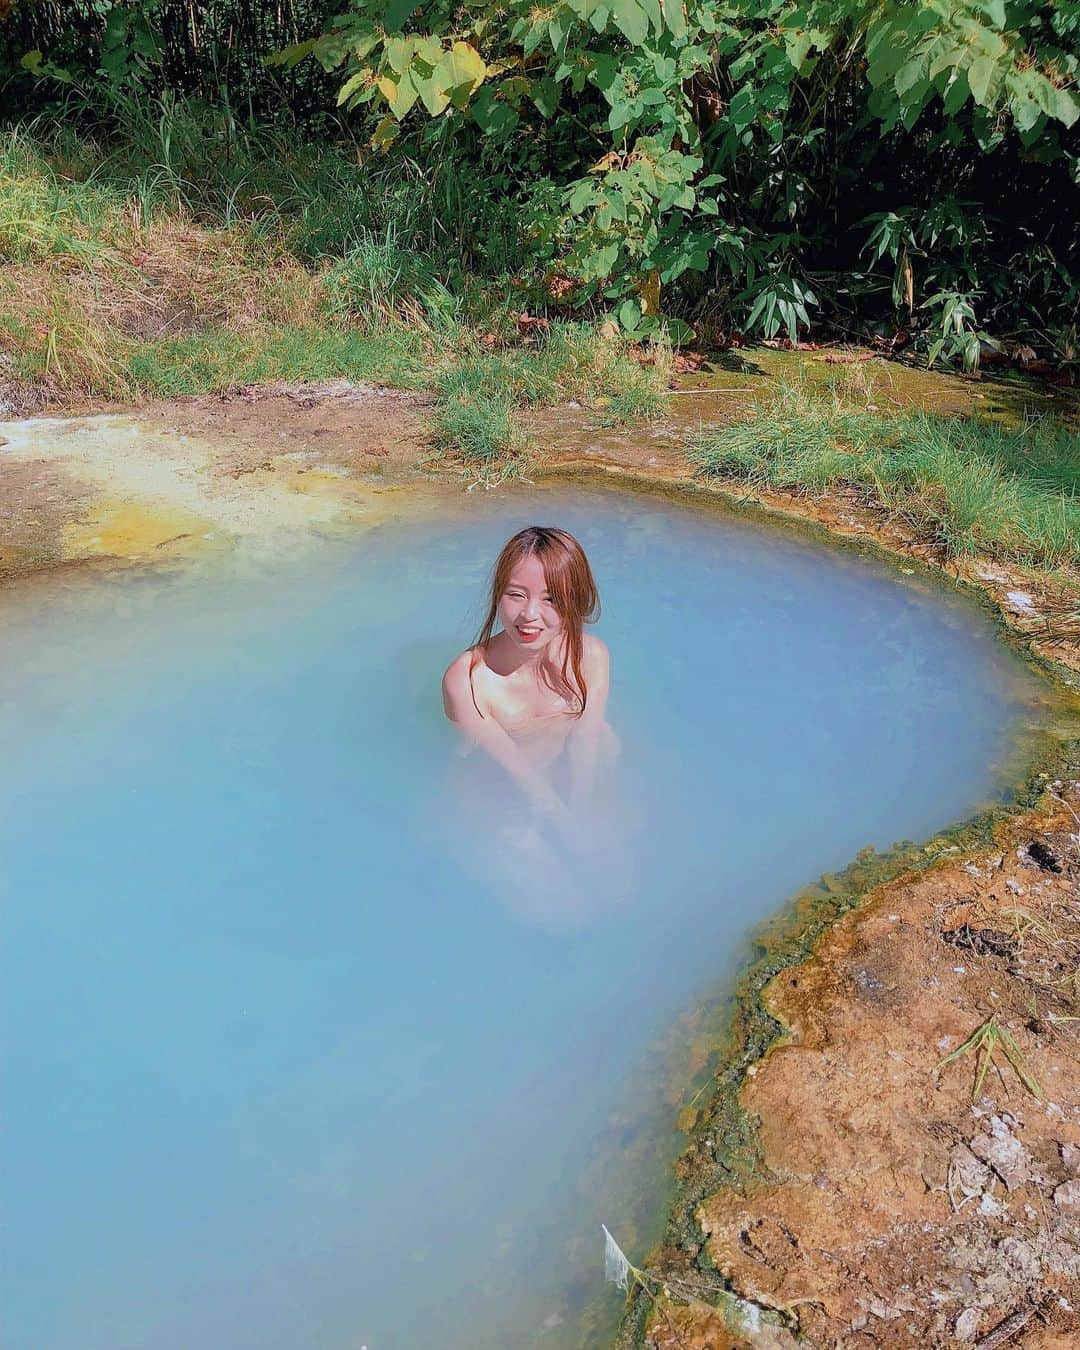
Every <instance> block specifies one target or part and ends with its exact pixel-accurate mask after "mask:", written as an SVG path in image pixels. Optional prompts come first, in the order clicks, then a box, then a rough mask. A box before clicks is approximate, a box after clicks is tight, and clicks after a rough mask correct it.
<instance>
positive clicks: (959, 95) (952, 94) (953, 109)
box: [942, 70, 971, 117]
mask: <svg viewBox="0 0 1080 1350" xmlns="http://www.w3.org/2000/svg"><path fill="white" fill-rule="evenodd" d="M970 93H971V89H970V88H969V86H968V77H967V73H966V72H965V71H963V70H958V71H956V73H955V74H954V75H953V78H952V80H951V81H950V83H949V87H948V88H947V89H946V90H945V96H944V98H943V99H942V107H943V108H944V109H945V113H946V115H947V116H949V117H952V116H954V115H955V114H956V113H958V112H959V111H960V109H961V108H962V107H963V106H964V104H965V103H966V102H967V101H968V96H969V95H970Z"/></svg>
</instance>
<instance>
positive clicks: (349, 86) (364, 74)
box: [337, 69, 371, 108]
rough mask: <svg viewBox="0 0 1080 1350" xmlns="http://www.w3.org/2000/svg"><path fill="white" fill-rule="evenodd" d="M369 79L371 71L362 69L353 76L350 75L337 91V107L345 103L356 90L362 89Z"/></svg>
mask: <svg viewBox="0 0 1080 1350" xmlns="http://www.w3.org/2000/svg"><path fill="white" fill-rule="evenodd" d="M370 79H371V71H370V70H367V69H364V70H358V71H357V72H356V74H355V75H350V76H349V78H348V79H347V80H346V81H345V83H344V84H343V85H342V86H341V88H340V89H339V90H338V96H337V106H338V107H339V108H340V107H341V105H342V104H343V103H346V102H347V101H348V100H349V99H350V98H352V96H353V94H355V93H356V92H357V90H358V89H362V88H363V86H364V85H365V84H367V82H368V80H370Z"/></svg>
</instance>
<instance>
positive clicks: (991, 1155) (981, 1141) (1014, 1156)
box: [971, 1116, 1031, 1191]
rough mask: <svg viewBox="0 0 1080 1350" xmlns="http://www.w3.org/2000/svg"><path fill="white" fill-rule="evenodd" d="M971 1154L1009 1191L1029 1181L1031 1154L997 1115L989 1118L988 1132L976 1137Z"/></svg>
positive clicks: (972, 1143)
mask: <svg viewBox="0 0 1080 1350" xmlns="http://www.w3.org/2000/svg"><path fill="white" fill-rule="evenodd" d="M971 1151H972V1153H974V1154H975V1156H976V1158H981V1159H982V1161H983V1162H985V1163H988V1164H989V1165H990V1166H991V1167H992V1168H993V1169H994V1171H995V1172H996V1173H997V1174H998V1176H999V1177H1000V1178H1001V1179H1002V1181H1003V1182H1004V1183H1005V1186H1006V1188H1007V1189H1008V1190H1010V1191H1015V1190H1016V1189H1017V1187H1018V1186H1023V1185H1024V1184H1025V1183H1026V1182H1027V1181H1029V1180H1030V1179H1031V1155H1030V1154H1029V1153H1028V1151H1027V1149H1026V1148H1025V1147H1024V1146H1023V1144H1022V1143H1021V1142H1020V1140H1019V1139H1017V1138H1016V1136H1015V1135H1014V1134H1013V1132H1012V1130H1011V1129H1010V1128H1009V1126H1008V1125H1007V1124H1006V1123H1005V1121H1004V1120H1002V1118H1001V1117H1000V1116H991V1117H990V1133H989V1134H988V1135H986V1134H979V1135H976V1136H975V1138H974V1139H973V1140H972V1141H971Z"/></svg>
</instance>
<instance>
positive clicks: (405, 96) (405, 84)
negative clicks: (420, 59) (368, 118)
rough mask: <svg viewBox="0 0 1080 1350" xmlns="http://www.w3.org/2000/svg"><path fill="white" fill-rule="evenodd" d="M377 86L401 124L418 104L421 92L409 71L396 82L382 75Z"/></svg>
mask: <svg viewBox="0 0 1080 1350" xmlns="http://www.w3.org/2000/svg"><path fill="white" fill-rule="evenodd" d="M376 85H377V86H378V90H379V93H380V94H382V96H383V98H384V99H386V101H387V103H388V104H389V105H390V111H391V112H392V113H393V114H394V116H395V117H396V118H397V120H398V121H399V122H400V121H401V119H402V118H403V117H404V116H405V115H406V114H407V113H408V111H409V109H410V108H411V107H412V105H413V104H414V103H415V102H416V100H417V97H418V96H419V92H420V91H419V90H418V89H417V88H416V86H415V85H414V84H413V82H412V77H411V76H410V75H409V72H408V71H406V72H405V74H404V75H402V77H401V79H400V80H394V79H392V78H391V77H390V76H389V75H382V76H380V77H379V79H378V80H377V81H376Z"/></svg>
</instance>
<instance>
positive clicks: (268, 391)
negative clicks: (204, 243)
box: [0, 381, 426, 577]
mask: <svg viewBox="0 0 1080 1350" xmlns="http://www.w3.org/2000/svg"><path fill="white" fill-rule="evenodd" d="M424 426H425V424H424V419H423V404H422V400H419V399H417V398H416V397H415V396H413V395H409V394H401V393H397V392H395V391H393V390H385V389H375V388H373V387H371V386H366V385H356V384H350V383H349V382H348V381H334V382H332V383H329V384H323V385H302V386H301V385H277V386H273V385H271V386H264V387H261V388H258V389H241V390H236V391H233V392H231V393H229V394H225V395H207V396H204V397H199V398H191V399H178V400H174V401H169V402H162V403H152V404H147V405H145V406H143V407H140V408H138V409H137V410H119V411H116V412H110V413H108V414H97V415H93V416H86V417H66V418H61V417H57V418H31V419H27V420H25V421H19V422H6V423H0V485H2V497H0V502H2V505H0V577H4V576H8V577H10V576H15V575H19V574H23V573H30V572H39V571H42V570H43V569H49V568H55V567H58V566H70V565H73V564H78V563H85V562H92V561H101V560H109V559H112V560H120V561H131V562H140V561H141V562H147V561H162V560H164V559H167V558H169V557H174V556H176V555H184V554H191V553H201V552H206V551H208V550H217V549H222V548H228V547H232V546H235V545H237V544H238V543H240V542H241V541H244V542H246V543H248V544H249V545H253V546H260V545H261V546H269V547H272V548H276V549H283V548H284V547H286V540H287V539H290V538H291V539H297V538H299V537H301V536H303V535H306V534H311V533H312V532H313V531H315V532H317V531H319V530H324V531H325V530H327V529H333V528H350V527H352V526H355V525H357V524H362V523H364V522H365V521H367V520H369V519H371V518H372V517H373V516H377V515H378V514H379V512H380V510H381V509H382V503H383V499H385V497H386V494H387V493H388V492H394V491H396V490H398V489H400V488H402V487H405V486H408V485H411V484H414V483H415V482H417V481H418V480H419V479H421V478H422V477H423V475H422V474H421V473H420V472H419V470H418V469H417V460H418V459H420V458H421V457H422V454H423V450H424V446H425V444H426V442H425V429H424Z"/></svg>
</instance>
